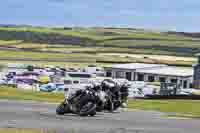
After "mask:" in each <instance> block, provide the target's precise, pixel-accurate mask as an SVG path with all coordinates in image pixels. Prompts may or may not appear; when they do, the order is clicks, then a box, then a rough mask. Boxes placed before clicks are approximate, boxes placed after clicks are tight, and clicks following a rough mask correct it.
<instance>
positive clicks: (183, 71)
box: [136, 66, 193, 77]
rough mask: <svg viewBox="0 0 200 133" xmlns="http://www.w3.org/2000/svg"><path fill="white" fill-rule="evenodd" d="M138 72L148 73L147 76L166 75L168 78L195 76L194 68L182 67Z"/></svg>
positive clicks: (167, 67)
mask: <svg viewBox="0 0 200 133" xmlns="http://www.w3.org/2000/svg"><path fill="white" fill-rule="evenodd" d="M136 72H140V73H146V74H157V75H166V76H178V77H179V76H180V77H188V76H192V75H193V69H192V68H182V67H170V66H166V67H160V68H155V69H141V70H137V71H136Z"/></svg>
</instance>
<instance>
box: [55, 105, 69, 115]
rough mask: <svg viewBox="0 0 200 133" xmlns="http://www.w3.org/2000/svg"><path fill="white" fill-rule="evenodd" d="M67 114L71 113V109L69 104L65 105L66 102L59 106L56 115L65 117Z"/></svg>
mask: <svg viewBox="0 0 200 133" xmlns="http://www.w3.org/2000/svg"><path fill="white" fill-rule="evenodd" d="M65 113H70V108H69V105H68V104H65V103H64V102H63V103H61V104H60V105H58V107H57V108H56V114H57V115H64V114H65Z"/></svg>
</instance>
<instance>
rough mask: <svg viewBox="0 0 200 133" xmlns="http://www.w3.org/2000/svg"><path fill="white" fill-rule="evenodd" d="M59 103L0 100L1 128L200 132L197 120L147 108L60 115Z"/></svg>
mask: <svg viewBox="0 0 200 133" xmlns="http://www.w3.org/2000/svg"><path fill="white" fill-rule="evenodd" d="M55 108H56V105H53V104H46V103H37V102H16V101H8V100H1V101H0V128H36V129H52V130H54V131H56V133H200V120H198V119H171V118H166V117H162V115H163V114H161V113H157V112H149V111H148V112H146V111H124V112H120V113H114V114H111V113H98V114H97V116H96V117H79V116H76V115H72V114H69V115H65V116H57V115H56V114H55Z"/></svg>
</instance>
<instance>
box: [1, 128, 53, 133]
mask: <svg viewBox="0 0 200 133" xmlns="http://www.w3.org/2000/svg"><path fill="white" fill-rule="evenodd" d="M0 133H53V132H52V131H49V130H36V129H16V128H0Z"/></svg>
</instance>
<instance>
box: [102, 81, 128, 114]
mask: <svg viewBox="0 0 200 133" xmlns="http://www.w3.org/2000/svg"><path fill="white" fill-rule="evenodd" d="M101 86H102V90H103V91H104V92H105V94H106V96H105V103H104V110H108V111H110V112H113V111H115V110H117V109H118V108H119V107H123V106H124V105H125V103H126V102H127V97H128V86H127V85H126V84H122V85H119V84H117V83H116V82H114V81H113V80H104V81H103V82H102V85H101Z"/></svg>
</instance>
